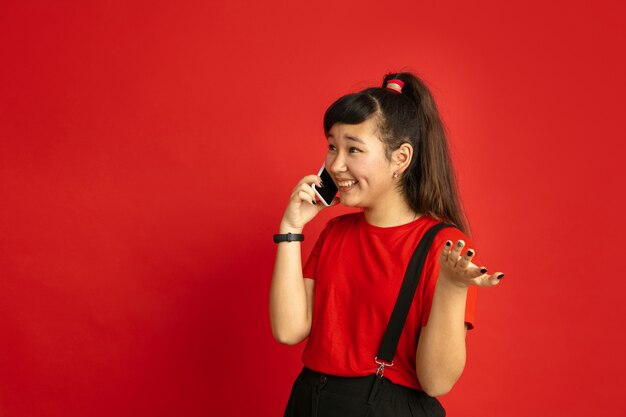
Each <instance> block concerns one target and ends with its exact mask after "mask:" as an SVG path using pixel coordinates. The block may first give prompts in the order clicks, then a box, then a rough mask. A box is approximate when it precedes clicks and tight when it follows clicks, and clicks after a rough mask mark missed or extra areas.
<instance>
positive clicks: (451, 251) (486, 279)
mask: <svg viewBox="0 0 626 417" xmlns="http://www.w3.org/2000/svg"><path fill="white" fill-rule="evenodd" d="M464 247H465V242H463V241H462V240H459V241H458V242H456V244H455V245H454V246H453V245H452V242H451V241H449V240H448V241H447V242H446V244H445V245H444V247H443V249H442V251H441V255H440V257H439V271H440V275H443V276H444V277H445V278H447V279H448V280H449V281H451V282H452V283H454V284H455V285H458V286H460V287H468V286H470V285H477V286H479V287H493V286H494V285H498V283H499V282H500V279H502V277H503V276H504V274H503V273H502V272H495V273H493V274H491V275H490V274H487V268H485V267H478V266H476V265H475V264H473V263H472V258H474V256H475V255H476V252H475V251H474V250H473V249H468V250H464Z"/></svg>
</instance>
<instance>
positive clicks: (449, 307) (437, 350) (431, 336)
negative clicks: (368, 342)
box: [416, 241, 502, 397]
mask: <svg viewBox="0 0 626 417" xmlns="http://www.w3.org/2000/svg"><path fill="white" fill-rule="evenodd" d="M464 245H465V244H464V242H463V241H458V242H457V244H456V245H455V246H454V249H452V242H450V241H448V242H446V246H445V247H444V249H443V250H442V252H441V256H440V259H439V264H440V270H439V277H438V279H437V284H436V285H435V293H434V295H433V304H432V307H431V310H430V315H429V317H428V323H427V325H426V326H424V327H423V328H422V331H421V334H420V338H419V341H418V344H417V353H416V372H417V378H418V380H419V382H420V385H421V386H422V389H423V390H424V392H426V393H427V394H428V395H430V396H432V397H435V396H439V395H444V394H447V393H448V392H449V391H450V390H451V389H452V387H453V386H454V384H455V383H456V381H457V380H458V379H459V377H460V376H461V373H462V372H463V368H464V367H465V336H466V333H467V329H466V327H465V301H466V299H467V289H468V287H469V286H470V285H478V286H494V285H497V284H498V282H500V281H499V279H498V278H497V277H498V276H501V275H502V274H500V273H495V274H493V275H487V274H486V269H482V270H481V268H479V267H477V266H476V265H474V264H472V263H471V260H472V258H473V257H474V255H475V252H474V251H473V250H471V249H470V250H469V251H465V253H464V254H463V256H461V251H462V250H463V247H464Z"/></svg>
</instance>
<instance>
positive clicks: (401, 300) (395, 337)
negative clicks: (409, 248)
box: [375, 223, 452, 375]
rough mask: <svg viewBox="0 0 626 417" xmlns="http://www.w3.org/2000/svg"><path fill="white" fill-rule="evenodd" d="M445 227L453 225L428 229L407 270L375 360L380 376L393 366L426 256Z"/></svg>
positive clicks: (439, 225)
mask: <svg viewBox="0 0 626 417" xmlns="http://www.w3.org/2000/svg"><path fill="white" fill-rule="evenodd" d="M445 227H452V225H449V224H445V223H437V224H436V225H434V226H432V227H431V228H430V229H428V230H427V231H426V233H424V236H423V237H422V239H421V240H420V242H419V244H418V245H417V248H416V249H415V252H414V253H413V256H412V257H411V261H410V262H409V266H408V267H407V269H406V274H405V275H404V280H403V281H402V287H400V293H399V294H398V299H397V300H396V305H395V306H394V308H393V312H392V313H391V318H390V319H389V324H387V330H386V331H385V335H384V336H383V340H382V342H381V343H380V348H379V349H378V355H377V356H376V358H375V361H376V363H377V364H379V365H381V366H380V368H379V371H378V374H379V375H382V372H381V371H383V372H384V367H385V366H392V364H393V357H394V355H395V353H396V347H397V346H398V341H399V340H400V335H401V334H402V329H403V328H404V323H405V322H406V318H407V315H408V314H409V310H410V308H411V304H412V302H413V298H415V291H416V290H417V284H418V282H419V279H420V276H421V275H422V271H423V270H424V263H425V262H426V255H428V250H429V249H430V247H431V246H432V244H433V240H434V239H435V236H436V235H437V233H439V231H440V230H441V229H443V228H445Z"/></svg>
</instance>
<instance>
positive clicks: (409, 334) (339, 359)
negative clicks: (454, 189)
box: [302, 212, 476, 389]
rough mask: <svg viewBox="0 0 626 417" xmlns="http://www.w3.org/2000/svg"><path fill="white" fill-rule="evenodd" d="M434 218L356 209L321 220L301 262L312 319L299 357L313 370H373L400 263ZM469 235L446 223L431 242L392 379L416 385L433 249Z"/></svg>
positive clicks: (468, 318) (433, 276) (472, 296)
mask: <svg viewBox="0 0 626 417" xmlns="http://www.w3.org/2000/svg"><path fill="white" fill-rule="evenodd" d="M436 223H437V220H434V219H432V218H430V217H427V216H422V217H420V218H418V219H417V220H415V221H413V222H411V223H407V224H404V225H401V226H395V227H377V226H372V225H370V224H368V223H367V221H366V220H365V216H364V214H363V213H362V212H359V213H352V214H347V215H343V216H339V217H336V218H334V219H332V220H331V221H330V222H328V225H327V226H326V228H325V229H324V230H323V231H322V233H321V234H320V237H319V238H318V240H317V243H316V244H315V247H314V248H313V251H312V252H311V255H310V257H309V259H308V261H307V262H306V265H305V267H304V271H303V272H304V276H305V277H307V278H312V279H314V280H315V305H314V308H313V324H312V327H311V334H310V335H309V339H308V341H307V344H306V347H305V349H304V353H303V355H302V361H303V362H304V366H306V367H307V368H310V369H313V370H315V371H318V372H322V373H327V374H329V375H337V376H365V375H371V374H373V373H375V372H376V369H377V365H376V363H374V357H375V356H376V354H377V353H378V348H379V346H380V342H381V340H382V337H383V334H384V332H385V329H386V328H387V323H388V321H389V317H390V316H391V311H392V310H393V307H394V305H395V302H396V298H397V297H398V292H399V291H400V286H401V284H402V280H403V279H404V274H405V272H406V267H407V265H408V263H409V260H410V259H411V256H412V255H413V252H414V251H415V248H416V247H417V244H418V243H419V241H420V239H421V238H422V236H423V235H424V233H425V232H426V231H427V230H428V229H429V228H430V227H431V226H432V225H434V224H436ZM459 239H462V240H464V241H465V243H466V246H465V248H467V249H469V248H470V247H472V246H471V242H470V240H469V239H468V238H467V236H465V234H463V233H462V232H461V231H460V230H458V229H456V228H451V227H449V228H444V229H443V230H441V231H440V232H439V233H438V234H437V236H436V237H435V240H434V242H433V246H432V247H431V250H430V251H429V253H428V256H427V258H426V264H425V265H424V270H423V272H422V276H421V277H420V281H419V285H418V287H417V291H416V294H415V299H414V300H413V304H412V305H411V310H410V311H409V315H408V317H407V321H406V323H405V326H404V330H403V332H402V336H401V337H400V341H399V343H398V348H397V350H396V355H395V357H394V366H393V367H387V368H386V369H385V376H386V377H388V378H389V379H390V380H391V381H393V382H395V383H397V384H400V385H404V386H407V387H411V388H415V389H421V387H420V385H419V382H418V380H417V376H416V373H415V353H416V351H417V340H418V337H419V332H420V330H421V328H422V327H423V326H425V325H426V323H427V322H428V314H429V312H430V307H431V305H432V301H433V294H434V290H435V284H436V281H437V277H438V275H439V259H438V257H439V254H440V251H441V249H442V248H443V245H444V244H445V241H446V240H451V241H453V243H456V241H457V240H459ZM475 300H476V287H475V286H471V287H469V290H468V296H467V302H466V308H465V322H466V323H468V326H469V328H472V327H473V325H474V308H475Z"/></svg>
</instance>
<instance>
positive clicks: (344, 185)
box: [337, 180, 358, 188]
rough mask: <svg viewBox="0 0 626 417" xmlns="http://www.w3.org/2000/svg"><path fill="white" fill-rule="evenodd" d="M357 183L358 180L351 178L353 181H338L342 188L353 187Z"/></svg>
mask: <svg viewBox="0 0 626 417" xmlns="http://www.w3.org/2000/svg"><path fill="white" fill-rule="evenodd" d="M356 183H358V181H357V180H351V181H337V186H338V187H341V188H347V187H352V186H353V185H355V184H356Z"/></svg>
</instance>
